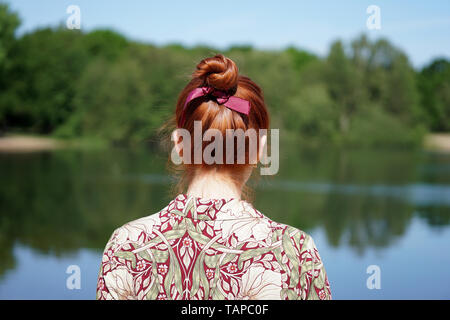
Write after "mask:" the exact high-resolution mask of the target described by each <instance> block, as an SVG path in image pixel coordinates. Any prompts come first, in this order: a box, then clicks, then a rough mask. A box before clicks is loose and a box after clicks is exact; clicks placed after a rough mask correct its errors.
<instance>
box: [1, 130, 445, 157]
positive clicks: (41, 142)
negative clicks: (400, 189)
mask: <svg viewBox="0 0 450 320" xmlns="http://www.w3.org/2000/svg"><path fill="white" fill-rule="evenodd" d="M73 142H75V141H72V142H70V141H64V140H60V139H57V138H52V137H45V136H31V135H10V136H9V135H7V136H3V137H0V153H2V152H34V151H49V150H56V149H61V148H66V147H73V146H74V145H77V143H73ZM423 149H424V150H427V151H436V152H445V153H450V133H430V134H427V135H426V136H425V137H424V140H423Z"/></svg>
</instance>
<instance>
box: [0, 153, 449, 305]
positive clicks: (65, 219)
mask: <svg viewBox="0 0 450 320" xmlns="http://www.w3.org/2000/svg"><path fill="white" fill-rule="evenodd" d="M285 150H289V153H287V154H286V153H284V158H283V159H281V165H280V172H279V175H277V176H275V177H264V178H262V179H260V181H259V182H258V187H257V189H256V191H257V192H256V201H255V206H256V207H257V208H258V209H259V210H260V211H262V212H263V213H264V214H266V215H267V216H269V217H271V218H272V219H274V220H278V221H280V222H284V223H287V224H290V225H293V226H296V227H298V228H301V229H303V230H305V231H307V232H313V233H314V232H319V231H318V230H320V233H321V234H323V237H324V241H326V246H329V247H330V249H329V250H336V251H338V250H342V249H343V248H348V249H349V250H351V251H352V252H353V253H354V254H356V255H357V256H360V257H362V256H364V254H366V253H367V252H370V250H373V249H382V248H390V247H392V246H393V245H394V244H395V243H396V241H399V240H401V239H403V238H404V237H405V234H406V233H407V231H408V228H409V227H410V225H411V223H412V221H415V220H414V219H417V221H420V222H421V223H422V224H424V225H426V226H428V228H429V229H431V230H435V231H434V232H439V230H448V228H449V225H450V156H449V155H440V154H432V153H423V152H407V151H383V152H381V151H367V150H366V151H361V150H360V151H357V150H299V149H298V148H286V149H285ZM165 165H166V158H165V155H163V154H160V153H156V152H150V151H143V150H138V151H130V150H126V151H125V150H108V151H95V152H94V151H89V152H87V151H86V152H81V151H57V152H43V153H31V154H0V174H1V181H2V183H1V184H0V246H1V251H0V287H1V286H2V284H3V285H5V283H8V281H11V277H13V276H8V274H14V273H11V272H12V271H14V270H16V269H17V270H18V269H20V268H19V266H18V265H17V259H18V258H17V256H18V255H19V256H20V255H25V256H26V252H27V251H26V250H27V248H28V249H32V250H33V252H34V253H35V254H37V255H44V256H48V257H52V258H55V259H59V258H61V259H63V257H65V256H67V255H68V254H69V255H70V254H79V252H80V250H88V251H89V250H90V251H89V252H92V257H95V259H97V260H98V259H99V254H100V252H101V250H102V249H103V247H104V245H105V243H106V241H107V239H108V238H109V236H110V234H111V232H112V230H114V229H115V228H117V227H118V226H120V225H122V224H123V223H125V222H127V221H130V220H132V219H136V218H138V217H141V216H144V215H148V214H151V213H154V212H156V211H158V210H160V209H161V208H163V207H164V206H165V205H166V204H167V202H168V201H169V200H170V199H171V197H170V195H169V192H168V190H169V186H170V181H171V178H170V177H169V176H168V175H167V174H166V173H165ZM445 234H448V232H447V233H445ZM444 240H446V241H444V243H443V244H442V246H443V247H442V248H441V249H442V250H444V251H448V248H445V246H446V243H450V239H448V238H446V239H444ZM316 242H318V243H319V241H316ZM323 246H324V247H325V244H324V245H323ZM333 248H334V249H333ZM24 250H25V251H24ZM24 252H25V253H24ZM325 253H326V254H329V255H332V253H327V252H325ZM322 255H324V252H323V250H322ZM31 256H32V255H31ZM95 259H94V258H91V260H92V262H91V264H92V266H91V267H90V270H94V273H96V271H97V268H98V265H97V264H98V261H97V260H95ZM32 260H33V259H32V258H29V259H28V260H27V261H32ZM8 270H9V271H11V272H7V271H8ZM0 295H2V296H4V294H3V293H1V291H0ZM89 297H90V296H88V297H87V298H89Z"/></svg>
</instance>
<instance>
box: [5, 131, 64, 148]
mask: <svg viewBox="0 0 450 320" xmlns="http://www.w3.org/2000/svg"><path fill="white" fill-rule="evenodd" d="M65 145H66V144H65V143H63V142H62V141H60V140H57V139H55V138H49V137H39V136H27V135H11V136H4V137H0V152H33V151H46V150H55V149H59V148H62V147H64V146H65Z"/></svg>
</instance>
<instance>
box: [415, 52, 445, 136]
mask: <svg viewBox="0 0 450 320" xmlns="http://www.w3.org/2000/svg"><path fill="white" fill-rule="evenodd" d="M419 89H420V92H421V97H422V103H421V106H422V108H423V109H424V114H425V115H426V116H427V118H426V119H427V121H428V124H429V126H430V127H431V129H432V130H433V131H449V130H450V62H449V61H448V60H445V59H436V60H435V61H433V62H432V63H431V64H430V65H428V66H426V67H425V68H423V70H422V71H421V72H420V74H419Z"/></svg>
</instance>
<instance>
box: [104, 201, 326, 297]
mask: <svg viewBox="0 0 450 320" xmlns="http://www.w3.org/2000/svg"><path fill="white" fill-rule="evenodd" d="M97 299H151V300H153V299H258V300H266V299H277V300H278V299H331V292H330V285H329V282H328V279H327V275H326V272H325V269H324V266H323V264H322V261H321V259H320V256H319V253H318V251H317V248H316V246H315V244H314V241H313V239H312V238H311V237H310V236H309V235H307V234H306V233H304V232H303V231H300V230H298V229H296V228H293V227H290V226H287V225H284V224H280V223H277V222H274V221H271V220H270V219H269V218H267V217H265V216H264V215H263V214H261V213H260V212H259V211H258V210H256V209H254V208H253V206H252V205H251V204H249V203H248V202H246V201H243V200H239V199H202V198H196V197H192V196H187V195H184V194H180V195H178V196H177V197H176V198H175V199H174V200H172V201H171V202H170V203H169V205H168V206H167V207H166V208H164V209H163V210H161V211H160V212H158V213H156V214H154V215H151V216H148V217H144V218H141V219H138V220H135V221H132V222H130V223H127V224H125V225H124V226H122V227H120V228H118V229H116V230H115V231H114V233H113V234H112V236H111V238H110V240H109V241H108V243H107V245H106V248H105V250H104V253H103V258H102V262H101V267H100V273H99V277H98V283H97Z"/></svg>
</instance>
